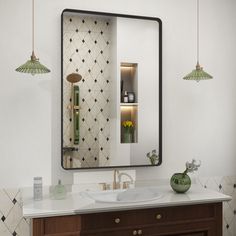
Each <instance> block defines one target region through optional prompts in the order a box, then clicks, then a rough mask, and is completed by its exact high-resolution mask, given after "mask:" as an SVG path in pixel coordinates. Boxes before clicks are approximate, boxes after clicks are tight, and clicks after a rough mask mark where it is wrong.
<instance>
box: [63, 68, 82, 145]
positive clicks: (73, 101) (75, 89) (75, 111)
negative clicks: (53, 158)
mask: <svg viewBox="0 0 236 236" xmlns="http://www.w3.org/2000/svg"><path fill="white" fill-rule="evenodd" d="M81 79H82V76H81V75H80V74H77V73H71V74H69V75H68V76H67V77H66V80H67V81H68V82H69V83H71V96H70V105H69V106H68V109H69V111H70V119H71V124H72V125H71V136H72V137H73V138H72V141H73V143H74V144H75V145H78V144H79V109H80V107H79V86H78V85H74V83H78V82H79V81H80V80H81Z"/></svg>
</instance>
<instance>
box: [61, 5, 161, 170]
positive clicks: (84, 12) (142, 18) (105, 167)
mask: <svg viewBox="0 0 236 236" xmlns="http://www.w3.org/2000/svg"><path fill="white" fill-rule="evenodd" d="M67 12H69V13H82V14H91V15H103V16H113V17H125V18H133V19H141V20H152V21H157V22H158V23H159V162H158V164H156V165H130V166H104V167H86V168H65V167H63V14H64V13H67ZM161 164H162V21H161V19H160V18H156V17H147V16H137V15H125V14H117V13H108V12H95V11H85V10H75V9H64V10H63V11H62V13H61V167H62V168H63V169H64V170H74V171H75V170H81V171H83V170H94V169H112V168H113V169H114V168H126V169H128V168H136V167H156V166H159V165H161Z"/></svg>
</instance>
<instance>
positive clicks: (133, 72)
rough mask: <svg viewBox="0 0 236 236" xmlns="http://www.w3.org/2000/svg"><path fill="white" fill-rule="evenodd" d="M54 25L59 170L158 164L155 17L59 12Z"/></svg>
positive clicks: (159, 58) (159, 45) (159, 70)
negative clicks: (57, 46) (57, 48)
mask: <svg viewBox="0 0 236 236" xmlns="http://www.w3.org/2000/svg"><path fill="white" fill-rule="evenodd" d="M61 27H62V31H61V45H62V55H61V66H62V75H61V77H62V78H61V90H62V96H61V109H62V112H61V114H62V117H61V122H62V136H61V155H62V157H61V163H62V167H63V168H64V169H88V168H111V167H113V168H114V167H119V168H120V167H126V168H127V167H138V166H156V165H160V164H161V162H162V139H161V138H162V120H161V117H162V115H161V111H162V89H161V87H162V82H161V81H162V41H161V39H162V24H161V20H160V19H159V18H151V17H143V16H131V15H121V14H111V13H103V12H88V11H81V10H71V9H65V10H64V11H63V13H62V17H61Z"/></svg>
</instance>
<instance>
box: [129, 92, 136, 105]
mask: <svg viewBox="0 0 236 236" xmlns="http://www.w3.org/2000/svg"><path fill="white" fill-rule="evenodd" d="M128 100H129V102H130V103H133V102H135V93H134V92H128Z"/></svg>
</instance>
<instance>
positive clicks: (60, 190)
mask: <svg viewBox="0 0 236 236" xmlns="http://www.w3.org/2000/svg"><path fill="white" fill-rule="evenodd" d="M53 198H54V199H56V200H61V199H65V198H66V187H65V186H64V185H63V184H62V183H61V180H60V179H59V180H58V184H57V185H56V186H55V187H54V189H53Z"/></svg>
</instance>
